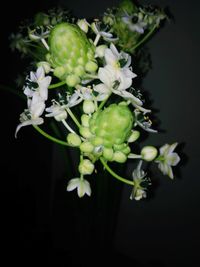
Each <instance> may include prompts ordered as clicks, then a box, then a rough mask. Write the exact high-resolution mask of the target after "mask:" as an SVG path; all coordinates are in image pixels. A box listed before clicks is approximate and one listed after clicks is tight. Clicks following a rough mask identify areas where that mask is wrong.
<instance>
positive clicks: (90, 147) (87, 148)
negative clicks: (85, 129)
mask: <svg viewBox="0 0 200 267" xmlns="http://www.w3.org/2000/svg"><path fill="white" fill-rule="evenodd" d="M93 149H94V146H93V145H92V144H91V143H90V142H88V141H86V142H83V143H82V144H81V145H80V150H81V151H82V152H85V153H91V152H92V151H93Z"/></svg>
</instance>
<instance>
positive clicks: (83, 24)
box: [77, 19, 90, 33]
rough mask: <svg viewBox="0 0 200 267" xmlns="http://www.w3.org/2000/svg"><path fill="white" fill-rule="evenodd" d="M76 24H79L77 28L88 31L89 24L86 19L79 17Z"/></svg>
mask: <svg viewBox="0 0 200 267" xmlns="http://www.w3.org/2000/svg"><path fill="white" fill-rule="evenodd" d="M77 25H78V26H79V28H80V29H81V30H82V31H84V32H85V33H87V32H88V26H90V24H89V23H88V22H87V20H86V19H79V20H78V21H77Z"/></svg>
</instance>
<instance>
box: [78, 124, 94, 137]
mask: <svg viewBox="0 0 200 267" xmlns="http://www.w3.org/2000/svg"><path fill="white" fill-rule="evenodd" d="M79 132H80V134H81V135H82V136H83V137H85V138H91V137H93V134H92V133H91V132H90V130H89V128H88V127H80V128H79Z"/></svg>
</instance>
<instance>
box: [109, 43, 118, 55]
mask: <svg viewBox="0 0 200 267" xmlns="http://www.w3.org/2000/svg"><path fill="white" fill-rule="evenodd" d="M110 49H111V51H112V53H113V55H115V58H116V59H119V56H120V54H119V52H118V51H117V48H116V46H115V45H114V44H110Z"/></svg>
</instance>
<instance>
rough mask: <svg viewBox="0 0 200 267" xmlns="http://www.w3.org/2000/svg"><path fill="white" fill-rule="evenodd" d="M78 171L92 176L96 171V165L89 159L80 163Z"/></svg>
mask: <svg viewBox="0 0 200 267" xmlns="http://www.w3.org/2000/svg"><path fill="white" fill-rule="evenodd" d="M78 169H79V172H80V173H81V174H83V175H87V174H91V173H92V172H93V171H94V164H93V163H92V162H91V161H90V160H89V159H84V160H82V161H81V162H80V164H79V166H78Z"/></svg>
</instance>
